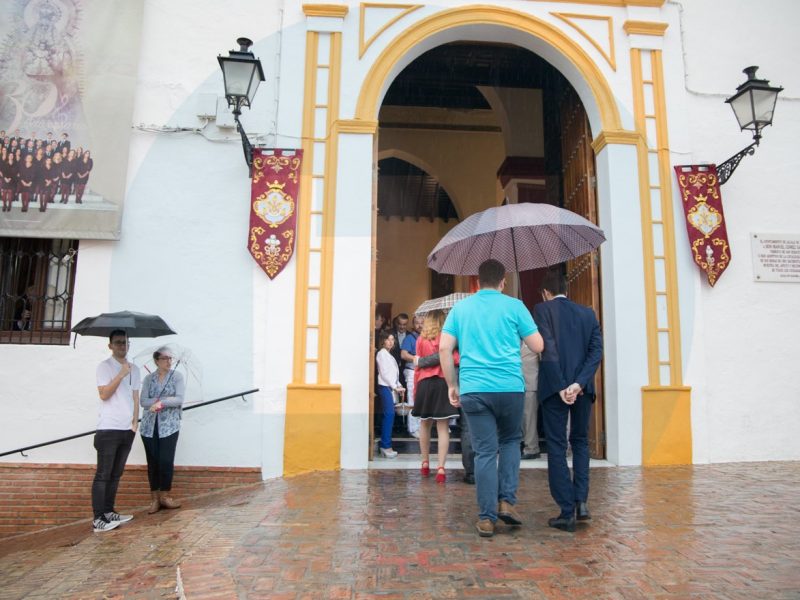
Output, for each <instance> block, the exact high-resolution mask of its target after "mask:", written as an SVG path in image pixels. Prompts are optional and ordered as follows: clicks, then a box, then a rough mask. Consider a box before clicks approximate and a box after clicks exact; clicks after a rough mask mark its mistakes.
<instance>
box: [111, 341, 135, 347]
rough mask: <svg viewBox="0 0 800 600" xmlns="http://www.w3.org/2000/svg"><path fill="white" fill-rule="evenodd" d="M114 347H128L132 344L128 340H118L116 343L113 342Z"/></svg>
mask: <svg viewBox="0 0 800 600" xmlns="http://www.w3.org/2000/svg"><path fill="white" fill-rule="evenodd" d="M111 344H112V345H114V346H128V345H129V344H130V342H129V341H128V340H117V341H115V342H111Z"/></svg>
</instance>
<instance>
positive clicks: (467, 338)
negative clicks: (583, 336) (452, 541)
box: [439, 259, 544, 537]
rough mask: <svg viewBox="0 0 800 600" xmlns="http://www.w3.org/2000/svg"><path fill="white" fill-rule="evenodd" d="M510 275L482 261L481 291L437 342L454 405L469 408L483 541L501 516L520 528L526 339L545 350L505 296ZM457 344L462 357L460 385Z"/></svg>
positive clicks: (459, 307) (522, 310)
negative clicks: (522, 344)
mask: <svg viewBox="0 0 800 600" xmlns="http://www.w3.org/2000/svg"><path fill="white" fill-rule="evenodd" d="M505 276H506V270H505V267H504V266H503V264H502V263H501V262H499V261H497V260H494V259H489V260H487V261H484V262H483V264H481V266H480V267H479V268H478V283H479V286H480V290H479V291H478V293H477V294H474V295H473V296H470V297H469V298H466V299H465V300H462V301H461V302H459V303H458V304H456V305H455V306H454V307H453V309H452V310H451V311H450V314H449V315H448V316H447V320H446V321H445V324H444V328H443V329H442V336H441V339H440V342H439V356H440V360H441V365H442V370H443V371H444V375H445V379H447V386H448V393H449V397H450V404H452V405H453V406H461V407H462V408H463V410H464V413H465V414H466V416H467V421H468V422H469V428H470V431H471V433H472V445H473V449H474V451H475V482H476V484H477V485H476V493H477V496H478V509H479V516H478V522H477V524H476V527H477V529H478V534H479V535H480V536H481V537H491V536H493V535H494V528H495V522H496V521H497V519H498V518H500V519H501V520H502V521H503V522H504V523H506V524H508V525H521V524H522V520H521V519H520V517H519V515H518V514H517V512H516V510H515V509H514V505H515V504H516V502H517V497H516V494H517V487H518V485H519V460H520V454H519V446H520V440H521V439H522V414H523V409H524V405H525V380H524V379H523V377H522V359H521V357H520V340H523V341H524V342H525V344H526V345H527V346H528V348H530V349H531V351H532V352H541V351H542V350H543V349H544V342H543V341H542V336H541V335H540V334H539V332H538V328H537V327H536V323H534V322H533V318H532V317H531V314H530V312H528V309H527V308H526V307H525V305H524V304H523V303H522V302H521V301H520V300H517V299H516V298H511V297H509V296H505V295H503V289H504V288H505V283H506V281H505ZM456 346H457V347H458V352H459V354H460V355H461V363H460V369H459V380H458V381H456V377H455V368H454V366H453V350H454V349H455V348H456ZM498 452H499V454H500V458H499V461H498V459H497V455H498Z"/></svg>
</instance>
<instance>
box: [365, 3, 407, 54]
mask: <svg viewBox="0 0 800 600" xmlns="http://www.w3.org/2000/svg"><path fill="white" fill-rule="evenodd" d="M370 8H402V9H404V10H403V11H402V12H401V13H400V14H397V15H395V16H394V17H392V18H391V19H389V20H388V21H386V23H384V24H383V25H382V26H381V27H380V28H379V29H378V31H376V32H375V33H373V34H372V35H371V36H370V37H369V39H368V40H364V25H365V21H366V16H367V10H369V9H370ZM419 8H422V4H377V3H373V2H362V3H361V11H360V12H359V16H358V58H361V57H362V56H364V53H365V52H366V51H367V49H368V48H369V47H370V46H371V45H372V42H374V41H375V40H377V39H378V36H380V34H382V33H383V32H384V31H386V30H387V29H389V27H391V26H392V25H394V24H395V23H397V22H398V21H399V20H400V19H402V18H403V17H405V16H406V15H407V14H410V13H412V12H414V11H415V10H417V9H419Z"/></svg>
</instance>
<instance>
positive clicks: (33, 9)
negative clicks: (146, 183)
mask: <svg viewBox="0 0 800 600" xmlns="http://www.w3.org/2000/svg"><path fill="white" fill-rule="evenodd" d="M141 22H142V0H5V1H3V2H0V200H1V201H2V202H1V203H2V211H0V235H2V236H14V237H40V238H56V239H58V238H60V239H117V238H119V233H120V221H121V216H122V204H123V199H124V195H125V182H126V171H127V165H128V148H129V145H130V144H129V138H130V135H131V122H132V116H133V101H134V96H135V90H136V74H137V66H138V62H139V49H140V35H141Z"/></svg>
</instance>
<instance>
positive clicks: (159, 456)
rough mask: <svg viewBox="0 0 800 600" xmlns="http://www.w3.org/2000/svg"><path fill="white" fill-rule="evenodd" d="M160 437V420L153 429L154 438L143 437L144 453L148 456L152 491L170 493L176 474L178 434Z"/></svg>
mask: <svg viewBox="0 0 800 600" xmlns="http://www.w3.org/2000/svg"><path fill="white" fill-rule="evenodd" d="M179 433H180V432H179V431H176V432H175V433H173V434H172V435H168V436H167V437H163V438H160V437H158V420H156V425H155V427H154V428H153V437H145V436H142V443H143V444H144V452H145V454H146V455H147V479H148V481H149V482H150V491H151V492H155V491H158V490H161V491H162V492H168V491H170V490H171V489H172V475H173V473H174V472H175V448H176V447H177V446H178V434H179Z"/></svg>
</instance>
